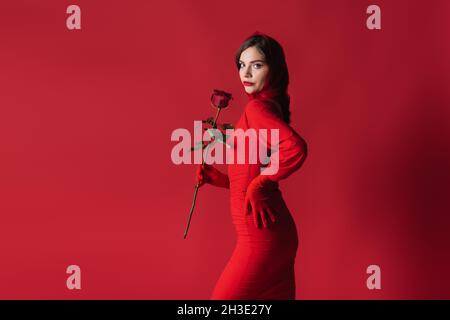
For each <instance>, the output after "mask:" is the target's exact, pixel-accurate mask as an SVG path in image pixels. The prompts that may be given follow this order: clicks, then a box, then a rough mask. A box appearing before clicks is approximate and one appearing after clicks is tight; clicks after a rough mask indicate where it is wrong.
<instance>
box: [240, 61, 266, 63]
mask: <svg viewBox="0 0 450 320" xmlns="http://www.w3.org/2000/svg"><path fill="white" fill-rule="evenodd" d="M258 61H260V62H265V61H264V60H253V61H250V63H253V62H258ZM239 62H244V61H242V60H239Z"/></svg>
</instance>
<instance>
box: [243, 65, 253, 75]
mask: <svg viewBox="0 0 450 320" xmlns="http://www.w3.org/2000/svg"><path fill="white" fill-rule="evenodd" d="M250 70H251V68H250V66H248V67H247V68H246V69H245V71H244V76H245V77H246V78H251V77H252V74H251V72H250Z"/></svg>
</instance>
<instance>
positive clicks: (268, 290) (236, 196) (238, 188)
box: [211, 99, 307, 300]
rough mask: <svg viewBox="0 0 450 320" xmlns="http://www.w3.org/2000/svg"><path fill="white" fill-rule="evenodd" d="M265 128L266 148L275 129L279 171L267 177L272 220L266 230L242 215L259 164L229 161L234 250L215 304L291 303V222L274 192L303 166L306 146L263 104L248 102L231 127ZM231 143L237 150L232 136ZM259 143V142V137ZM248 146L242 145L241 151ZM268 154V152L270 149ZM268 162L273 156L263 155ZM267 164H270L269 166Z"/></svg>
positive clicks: (293, 228)
mask: <svg viewBox="0 0 450 320" xmlns="http://www.w3.org/2000/svg"><path fill="white" fill-rule="evenodd" d="M239 128H241V129H243V130H247V129H249V128H254V129H255V130H256V131H257V132H258V130H259V129H268V130H267V131H268V133H267V137H268V139H267V147H268V148H270V147H271V139H270V137H271V136H270V133H269V131H270V129H279V144H278V159H279V161H278V168H279V169H278V172H277V173H275V174H273V175H270V176H268V177H270V180H272V181H275V182H276V184H275V185H276V188H274V189H272V191H271V193H270V198H269V200H268V201H270V205H271V207H272V208H275V215H276V222H275V223H270V225H269V227H268V228H258V227H257V226H256V225H255V224H254V220H253V215H252V214H249V215H245V212H244V199H245V193H246V190H247V187H248V185H249V184H250V182H251V181H252V180H253V179H254V178H255V177H256V176H258V175H260V172H261V171H260V170H261V169H260V168H261V167H266V166H268V165H263V164H262V163H261V162H260V161H259V160H258V161H257V163H250V164H249V163H248V162H249V161H248V160H249V159H248V153H246V161H245V164H242V163H236V162H237V161H236V157H234V160H235V161H234V164H230V162H229V160H230V159H229V158H227V163H228V178H229V188H230V200H231V201H230V203H231V217H232V222H233V224H234V226H235V229H236V235H237V242H236V247H235V249H234V251H233V253H232V255H231V258H230V260H229V261H228V263H227V265H226V267H225V269H224V270H223V272H222V274H221V276H220V277H219V280H218V281H217V283H216V286H215V288H214V290H213V293H212V295H211V299H214V300H217V299H221V300H226V299H233V300H252V299H257V300H260V299H264V300H270V299H295V275H294V262H295V257H296V252H297V248H298V237H297V229H296V226H295V222H294V220H293V218H292V215H291V213H290V211H289V209H288V207H287V206H286V203H285V202H284V200H283V197H282V193H281V191H280V189H279V188H278V181H279V180H281V179H285V178H287V177H288V176H289V175H291V174H292V173H293V172H294V171H296V170H298V169H299V168H300V167H301V165H302V164H303V162H304V160H305V158H306V155H307V145H306V142H305V141H304V140H303V138H301V137H300V136H299V135H298V134H297V133H296V132H295V131H294V130H293V129H292V128H291V127H290V126H289V125H288V124H286V122H284V121H283V120H282V116H281V111H280V110H279V109H278V105H277V104H274V103H270V102H269V101H267V100H260V99H251V100H249V102H248V103H247V105H246V106H245V109H244V112H243V114H242V115H241V117H240V119H239V121H238V122H237V123H236V124H235V131H234V132H236V129H239ZM232 139H233V140H231V141H233V143H234V146H233V147H234V149H235V150H237V149H236V147H237V140H236V137H235V136H234V135H233V136H232ZM258 139H259V138H258ZM246 148H247V147H246ZM269 150H270V149H269ZM268 155H269V156H270V159H271V160H270V161H271V162H272V157H273V156H274V153H272V154H270V153H269V154H268ZM269 165H270V164H269Z"/></svg>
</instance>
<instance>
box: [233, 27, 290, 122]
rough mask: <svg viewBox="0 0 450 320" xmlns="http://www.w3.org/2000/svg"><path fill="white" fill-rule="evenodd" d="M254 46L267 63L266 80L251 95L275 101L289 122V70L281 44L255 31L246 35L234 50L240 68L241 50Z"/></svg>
mask: <svg viewBox="0 0 450 320" xmlns="http://www.w3.org/2000/svg"><path fill="white" fill-rule="evenodd" d="M253 46H255V47H256V49H257V50H258V51H259V52H260V53H261V54H262V55H263V56H264V57H265V60H266V62H267V64H268V65H269V73H268V78H267V79H268V81H266V82H265V84H264V88H263V89H262V90H261V92H258V93H256V94H252V95H251V96H253V97H262V98H263V99H264V98H266V99H269V100H273V101H275V102H277V103H278V104H279V105H280V106H281V112H282V116H283V120H284V121H285V122H286V123H287V124H289V123H290V122H291V112H290V110H289V105H290V100H291V99H290V96H289V94H288V90H287V89H288V85H289V72H288V68H287V64H286V58H285V55H284V51H283V48H282V47H281V45H280V44H279V43H278V41H276V40H275V39H273V38H272V37H270V36H268V35H266V34H264V33H260V32H258V31H257V32H255V33H253V34H252V35H250V37H248V38H247V39H246V40H245V41H244V43H242V45H241V46H240V47H239V49H238V50H237V52H236V58H235V61H236V66H237V68H238V70H239V69H240V63H239V60H240V57H241V53H242V51H244V50H245V49H247V48H249V47H253Z"/></svg>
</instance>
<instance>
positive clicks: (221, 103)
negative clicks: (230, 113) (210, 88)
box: [211, 89, 233, 108]
mask: <svg viewBox="0 0 450 320" xmlns="http://www.w3.org/2000/svg"><path fill="white" fill-rule="evenodd" d="M231 99H233V98H232V97H231V93H228V92H225V91H222V90H216V89H214V92H213V94H212V95H211V102H212V104H213V106H214V107H216V108H226V107H227V106H228V102H229V101H230V100H231Z"/></svg>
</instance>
